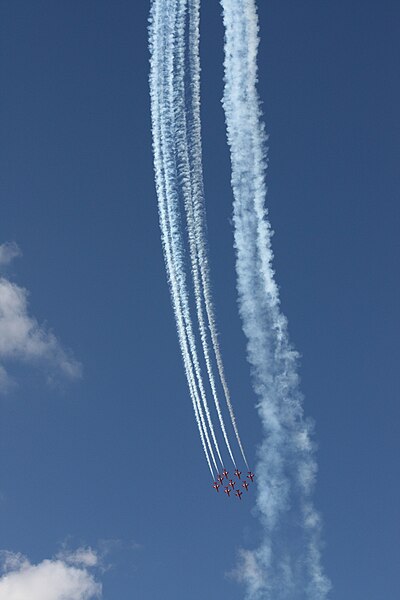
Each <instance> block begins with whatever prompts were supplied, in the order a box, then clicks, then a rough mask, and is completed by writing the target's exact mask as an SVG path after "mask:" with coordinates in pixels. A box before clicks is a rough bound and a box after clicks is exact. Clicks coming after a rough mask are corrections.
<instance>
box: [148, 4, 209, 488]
mask: <svg viewBox="0 0 400 600" xmlns="http://www.w3.org/2000/svg"><path fill="white" fill-rule="evenodd" d="M167 8H168V7H167ZM166 30H168V11H166V10H165V4H164V6H163V5H162V2H159V1H155V2H153V4H152V8H151V16H150V27H149V40H150V41H149V45H150V52H151V59H150V65H151V68H150V78H149V81H150V97H151V113H152V130H153V152H154V169H155V178H156V189H157V196H158V199H159V218H160V228H161V238H162V246H163V251H164V257H165V264H166V270H167V277H168V281H169V285H170V291H171V300H172V305H173V310H174V314H175V320H176V325H177V331H178V339H179V343H180V347H181V353H182V358H183V363H184V368H185V373H186V378H187V381H188V386H189V392H190V395H191V399H192V404H193V409H194V412H195V418H196V422H197V425H198V429H199V433H200V439H201V443H202V446H203V450H204V453H205V456H206V460H207V463H208V466H209V469H210V472H211V475H212V477H213V478H214V472H213V469H212V466H211V462H210V456H211V457H212V458H213V463H214V467H215V471H216V472H217V471H218V470H217V467H216V461H215V458H214V455H213V452H212V447H211V444H210V441H209V439H208V434H207V429H206V427H205V423H204V417H203V414H202V408H201V403H200V400H199V397H198V392H197V386H196V380H195V376H194V372H193V365H192V360H191V356H190V351H189V348H188V340H187V332H186V329H185V323H184V319H183V316H182V306H181V289H182V282H179V281H178V276H177V272H176V262H175V261H176V259H177V255H178V254H179V252H178V251H179V246H177V243H176V240H174V235H175V236H176V235H177V231H176V226H175V229H174V225H171V223H170V222H169V213H168V198H169V197H171V196H169V195H168V194H169V193H171V190H168V189H167V186H168V183H167V178H166V168H169V163H168V161H167V160H166V157H165V156H164V151H165V150H164V146H165V128H166V124H165V112H166V109H165V107H164V106H163V100H164V88H165V81H164V80H165V62H164V60H165V56H166V52H168V50H169V49H170V48H171V43H167V44H166V43H165V35H166ZM170 31H171V29H170ZM205 437H206V441H207V444H206V441H205Z"/></svg>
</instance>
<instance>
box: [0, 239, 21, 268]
mask: <svg viewBox="0 0 400 600" xmlns="http://www.w3.org/2000/svg"><path fill="white" fill-rule="evenodd" d="M18 256H22V252H21V249H20V247H19V246H18V244H16V243H15V242H5V243H4V244H0V267H4V266H6V265H9V264H10V262H11V261H12V260H14V258H17V257H18Z"/></svg>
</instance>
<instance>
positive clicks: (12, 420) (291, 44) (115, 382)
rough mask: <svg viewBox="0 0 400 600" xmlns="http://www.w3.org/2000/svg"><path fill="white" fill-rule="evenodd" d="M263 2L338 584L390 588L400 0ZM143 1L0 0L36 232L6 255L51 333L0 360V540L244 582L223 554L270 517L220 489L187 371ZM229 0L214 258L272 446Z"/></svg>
mask: <svg viewBox="0 0 400 600" xmlns="http://www.w3.org/2000/svg"><path fill="white" fill-rule="evenodd" d="M259 5H260V6H259V9H260V10H259V12H260V23H261V39H262V42H261V47H260V57H259V65H260V87H259V89H260V94H261V97H262V99H263V101H264V105H263V106H264V111H265V116H266V122H267V129H268V132H269V134H270V139H269V147H270V153H269V173H268V185H269V195H268V202H267V204H268V207H269V210H270V218H271V222H272V226H273V228H274V230H275V236H274V238H273V244H274V252H275V268H276V277H277V281H278V283H279V286H280V291H281V298H282V308H283V311H284V313H285V314H286V315H287V317H288V319H289V330H290V333H291V338H292V340H293V342H294V344H295V346H296V347H297V349H298V350H299V351H300V353H301V355H302V359H301V378H302V390H303V392H304V394H305V410H306V413H307V415H310V416H312V417H313V418H314V419H315V422H316V435H315V439H316V442H317V443H318V446H319V449H318V464H319V474H318V485H317V489H316V494H315V503H316V505H317V507H318V509H319V510H320V511H321V513H322V515H323V520H324V538H325V543H326V547H325V550H324V557H323V558H324V566H325V569H326V572H327V574H328V575H329V577H330V578H331V580H332V583H333V591H332V593H331V598H332V600H336V599H338V600H343V599H346V600H347V599H351V600H361V599H363V600H369V599H371V600H376V599H378V598H379V599H380V598H385V600H386V599H387V600H392V599H393V600H394V599H395V598H397V597H398V595H399V592H400V588H399V582H398V576H397V567H398V564H399V558H400V556H399V547H398V537H399V529H398V528H399V526H398V523H399V516H400V515H399V509H398V507H399V506H400V497H399V496H400V493H399V483H398V452H399V444H398V434H397V430H398V422H399V408H398V395H399V378H398V368H397V365H398V358H399V356H398V355H399V353H398V345H397V340H398V334H399V327H398V310H397V307H398V304H399V300H400V298H399V283H398V276H397V273H398V255H399V248H398V226H399V208H398V196H399V192H398V190H399V184H400V181H399V170H398V165H397V162H398V161H397V160H396V159H397V156H398V147H399V133H400V124H399V116H398V106H399V104H400V82H399V75H398V56H399V49H400V48H399V46H400V43H399V40H398V26H399V20H400V8H399V6H398V3H397V2H394V1H391V0H387V2H386V3H385V6H384V7H382V5H381V3H378V2H375V1H372V0H366V1H364V2H358V1H356V0H354V1H352V2H344V1H341V0H340V1H337V2H335V3H327V2H321V1H317V0H309V1H308V2H306V3H299V2H296V1H295V0H292V1H283V2H282V1H280V2H278V1H277V0H273V1H272V0H271V1H263V2H259ZM148 9H149V5H148V2H144V1H141V2H130V1H128V0H126V1H122V0H116V1H114V2H106V1H104V0H97V1H96V2H94V1H89V0H88V1H86V2H79V3H77V2H76V3H70V2H61V1H57V2H49V1H48V0H46V1H44V0H37V1H36V2H30V1H28V0H20V1H19V2H11V1H8V0H3V1H2V2H1V3H0V23H1V24H0V28H1V30H0V37H1V42H0V43H1V48H0V74H1V92H0V128H1V129H0V133H1V144H0V165H1V167H0V168H1V179H0V192H1V207H2V210H1V219H0V243H5V242H15V243H17V244H18V247H19V248H20V249H21V252H22V255H21V256H19V257H15V258H14V260H12V261H11V262H9V264H5V263H6V262H7V261H6V260H5V261H3V264H2V265H1V270H2V271H1V273H2V277H3V281H4V278H5V280H6V281H8V282H12V283H13V284H14V286H19V288H24V289H26V290H27V291H28V295H27V298H28V303H29V304H28V308H27V312H24V310H23V307H24V305H23V302H22V301H21V302H22V304H21V303H20V304H19V307H20V312H19V313H18V314H19V316H20V317H21V315H22V316H27V318H28V316H29V317H30V318H35V319H36V320H37V323H38V324H39V325H38V326H39V327H41V330H40V331H42V332H43V331H45V332H47V334H46V335H47V337H46V336H45V338H44V339H45V341H46V340H47V344H48V345H47V346H45V348H44V349H42V353H41V354H40V356H39V357H38V356H37V355H36V356H32V354H31V355H29V356H28V355H27V354H26V352H25V354H24V353H23V352H22V351H21V350H19V351H18V352H16V355H15V356H14V359H12V358H10V356H9V353H10V352H11V351H10V349H9V347H8V350H7V348H6V349H3V350H2V354H1V357H0V363H1V365H3V366H4V368H5V369H6V370H7V373H8V374H9V376H10V377H12V378H13V380H14V386H13V387H12V388H11V389H10V390H9V391H8V393H5V392H3V394H2V396H1V398H0V410H1V418H0V428H1V429H0V444H1V446H0V475H1V477H0V531H1V543H0V548H2V549H3V550H4V551H7V552H8V553H10V552H11V553H13V554H12V555H10V554H5V555H4V556H5V558H4V560H3V562H4V561H5V562H6V563H7V560H8V561H10V560H11V559H10V556H12V557H14V560H17V558H15V555H16V554H17V553H21V554H22V555H24V556H25V557H27V558H26V560H28V561H30V564H31V565H39V567H40V569H42V570H43V572H44V573H45V568H48V569H51V568H53V567H54V566H55V565H56V566H57V565H58V566H59V567H61V566H62V568H63V569H64V571H62V574H64V573H65V577H66V579H68V576H69V574H70V570H69V569H71V568H74V567H75V568H79V569H80V572H81V573H83V574H84V578H83V582H82V585H83V586H84V585H86V586H87V587H86V589H87V590H89V591H88V592H87V593H89V592H90V589H92V591H93V592H94V591H96V589H97V588H96V584H95V583H94V581H96V582H99V583H100V582H101V583H102V585H103V598H104V599H106V600H114V599H118V600H128V598H129V599H130V600H131V599H132V598H140V600H147V599H149V600H150V599H151V600H154V599H157V598H186V597H189V596H190V597H191V598H204V597H207V598H214V597H217V596H219V595H220V594H221V593H229V595H230V597H231V598H232V599H234V600H235V599H236V598H237V599H239V598H242V597H243V590H242V588H241V587H240V586H239V585H238V583H237V582H235V581H234V580H233V579H232V578H229V577H228V576H227V575H226V574H227V573H229V571H232V569H233V568H234V565H235V563H236V556H237V551H238V549H239V548H240V547H243V546H244V547H251V546H252V544H254V543H256V542H255V541H256V540H257V539H258V531H257V527H258V525H257V521H256V519H255V518H254V516H253V515H252V512H251V506H252V504H251V498H250V497H249V498H248V499H247V498H246V501H247V500H249V501H248V502H246V503H242V504H241V505H239V503H236V502H235V503H232V502H227V501H225V500H226V499H225V498H219V497H216V494H214V492H213V491H212V490H211V489H210V486H209V474H208V472H207V465H206V463H205V461H204V458H203V455H202V450H201V447H200V444H199V441H198V435H197V431H196V428H195V423H194V419H193V416H192V408H191V405H190V400H189V397H188V393H187V389H186V382H185V379H184V373H183V368H182V365H181V360H180V355H179V349H178V343H177V339H176V333H175V327H174V321H173V315H172V310H171V306H170V300H169V294H168V288H167V284H166V278H165V272H164V265H163V259H162V252H161V245H160V239H159V229H158V220H157V206H156V198H155V189H154V180H153V168H152V155H151V138H150V115H149V97H148V82H147V78H148V51H147V29H146V28H147V16H148ZM220 12H221V11H220V7H219V4H218V3H217V2H215V3H211V2H204V3H203V8H202V68H203V71H202V118H203V146H204V147H203V150H204V167H205V184H206V201H207V213H208V231H209V248H210V262H211V268H212V282H213V291H214V298H215V305H216V311H217V316H218V324H219V330H220V341H221V345H222V350H223V354H224V358H225V366H226V370H227V375H228V378H229V381H230V386H231V389H232V390H233V391H234V392H233V399H234V403H235V409H236V413H237V417H238V422H239V424H240V430H241V434H242V438H243V440H244V442H245V445H246V449H247V452H248V454H249V456H250V460H251V461H253V460H254V456H255V450H256V447H257V444H258V443H259V442H260V436H261V428H260V423H259V421H258V417H257V413H256V411H255V409H254V404H255V397H254V394H253V392H252V388H251V384H250V376H249V368H248V365H247V363H246V358H245V340H244V336H243V334H242V331H241V323H240V320H239V316H238V313H237V306H236V290H235V272H234V253H233V249H232V243H233V242H232V226H231V223H230V217H231V210H232V197H231V190H230V184H229V177H230V172H229V152H228V148H227V145H226V140H225V125H224V118H223V113H222V109H221V104H220V98H221V96H222V50H223V46H222V44H223V29H222V20H221V16H220ZM0 262H1V261H0ZM13 289H16V288H15V287H14V288H13ZM30 324H31V325H32V322H30ZM37 331H38V330H37ZM49 332H52V333H53V336H55V338H53V337H51V335H50V334H49ZM49 335H50V337H49ZM41 339H42V340H43V334H42V338H41ZM55 339H57V340H58V341H57V342H56V341H55ZM51 340H53V341H51ZM7 352H8V354H7ZM60 353H61V354H60ZM63 353H66V354H65V356H66V357H68V361H69V362H70V364H71V365H74V366H75V367H76V369H75V371H74V372H73V373H72V376H71V373H69V374H68V373H66V372H65V369H63V368H62V364H64V363H63V361H62V359H61V358H60V356H64V354H63ZM78 363H79V365H81V370H82V373H81V374H80V368H79V367H78ZM78 548H85V549H86V554H83V553H81V554H80V555H79V556H78V555H77V554H76V550H77V549H78ZM88 548H91V549H92V550H91V552H92V553H91V552H90V551H89V550H88ZM57 556H58V558H57ZM94 556H96V559H95V558H94ZM7 557H8V559H7ZM45 559H53V561H52V562H51V563H43V561H44V560H45ZM18 560H19V561H20V563H19V564H21V561H23V559H22V558H19V559H18ZM96 561H97V564H95V563H96ZM25 566H26V562H25ZM109 566H110V568H108V567H109ZM40 569H39V571H40ZM35 573H36V576H37V577H39V576H40V574H41V573H42V571H40V572H39V575H38V569H36V571H35ZM1 585H2V583H1V580H0V594H1V593H3V594H4V592H2V588H1ZM90 586H92V588H90ZM82 589H83V588H82ZM71 593H72V592H71ZM6 597H7V596H4V598H6ZM82 597H83V596H82ZM0 599H1V600H3V598H2V597H1V595H0ZM34 600H36V598H35V599H34Z"/></svg>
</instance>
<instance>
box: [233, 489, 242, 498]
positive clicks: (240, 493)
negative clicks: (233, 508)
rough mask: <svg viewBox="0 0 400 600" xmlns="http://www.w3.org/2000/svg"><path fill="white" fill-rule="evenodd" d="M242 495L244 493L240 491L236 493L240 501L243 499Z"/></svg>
mask: <svg viewBox="0 0 400 600" xmlns="http://www.w3.org/2000/svg"><path fill="white" fill-rule="evenodd" d="M242 494H243V492H241V491H240V490H236V492H235V496H237V497H238V498H239V500H241V499H242Z"/></svg>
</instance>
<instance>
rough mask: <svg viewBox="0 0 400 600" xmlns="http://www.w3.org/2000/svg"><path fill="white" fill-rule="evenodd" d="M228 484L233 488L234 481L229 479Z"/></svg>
mask: <svg viewBox="0 0 400 600" xmlns="http://www.w3.org/2000/svg"><path fill="white" fill-rule="evenodd" d="M229 485H230V486H231V488H232V489H233V488H234V487H235V485H236V481H232V479H230V480H229Z"/></svg>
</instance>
